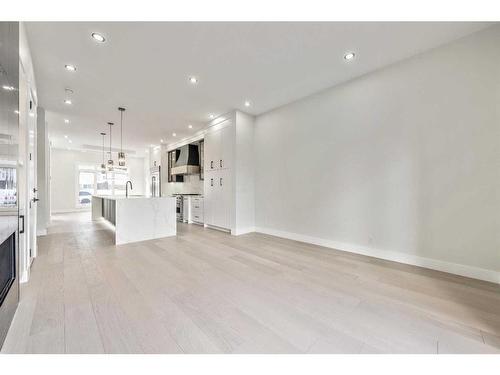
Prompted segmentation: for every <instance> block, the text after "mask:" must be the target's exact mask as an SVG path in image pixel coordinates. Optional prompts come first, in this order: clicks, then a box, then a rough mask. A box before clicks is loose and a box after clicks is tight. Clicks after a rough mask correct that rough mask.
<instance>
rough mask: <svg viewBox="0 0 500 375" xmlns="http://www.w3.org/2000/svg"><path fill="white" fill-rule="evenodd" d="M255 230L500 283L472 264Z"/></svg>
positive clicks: (491, 273)
mask: <svg viewBox="0 0 500 375" xmlns="http://www.w3.org/2000/svg"><path fill="white" fill-rule="evenodd" d="M255 231H256V232H258V233H264V234H268V235H271V236H276V237H281V238H286V239H289V240H294V241H300V242H305V243H310V244H314V245H319V246H324V247H328V248H332V249H336V250H340V251H346V252H349V253H355V254H361V255H367V256H371V257H375V258H379V259H384V260H390V261H393V262H398V263H404V264H410V265H413V266H418V267H424V268H428V269H431V270H436V271H442V272H447V273H452V274H455V275H460V276H465V277H470V278H473V279H479V280H484V281H489V282H492V283H496V284H500V272H497V271H493V270H488V269H484V268H478V267H473V266H467V265H464V264H458V263H452V262H446V261H443V260H438V259H432V258H424V257H420V256H417V255H412V254H406V253H400V252H395V251H388V250H382V249H376V248H371V247H366V246H358V245H354V244H349V243H344V242H338V241H331V240H326V239H323V238H318V237H311V236H306V235H302V234H297V233H291V232H285V231H280V230H276V229H270V228H263V227H256V228H255Z"/></svg>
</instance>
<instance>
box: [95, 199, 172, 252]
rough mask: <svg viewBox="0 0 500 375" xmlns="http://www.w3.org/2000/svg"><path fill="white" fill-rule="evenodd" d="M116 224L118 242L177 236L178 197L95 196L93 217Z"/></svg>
mask: <svg viewBox="0 0 500 375" xmlns="http://www.w3.org/2000/svg"><path fill="white" fill-rule="evenodd" d="M102 218H104V219H106V220H107V221H109V222H110V223H111V224H113V225H114V227H115V228H114V229H115V243H116V244H117V245H120V244H125V243H130V242H137V241H145V240H152V239H156V238H162V237H169V236H175V235H176V233H177V218H176V200H175V198H173V197H145V196H137V195H136V196H129V197H128V198H127V197H125V196H113V195H93V196H92V220H101V219H102Z"/></svg>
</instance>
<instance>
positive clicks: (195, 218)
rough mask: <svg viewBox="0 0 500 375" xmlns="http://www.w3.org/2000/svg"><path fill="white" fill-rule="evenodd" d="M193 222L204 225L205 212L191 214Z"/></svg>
mask: <svg viewBox="0 0 500 375" xmlns="http://www.w3.org/2000/svg"><path fill="white" fill-rule="evenodd" d="M191 221H196V222H197V223H203V212H193V213H191Z"/></svg>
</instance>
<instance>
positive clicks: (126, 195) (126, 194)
mask: <svg viewBox="0 0 500 375" xmlns="http://www.w3.org/2000/svg"><path fill="white" fill-rule="evenodd" d="M129 183H130V190H133V189H132V181H130V180H129V181H127V183H126V184H125V197H126V198H128V184H129Z"/></svg>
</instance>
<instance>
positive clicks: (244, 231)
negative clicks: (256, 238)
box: [231, 227, 256, 236]
mask: <svg viewBox="0 0 500 375" xmlns="http://www.w3.org/2000/svg"><path fill="white" fill-rule="evenodd" d="M255 231H256V230H255V227H248V228H239V229H236V230H234V231H231V234H232V235H234V236H241V235H242V234H247V233H253V232H255Z"/></svg>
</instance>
